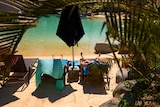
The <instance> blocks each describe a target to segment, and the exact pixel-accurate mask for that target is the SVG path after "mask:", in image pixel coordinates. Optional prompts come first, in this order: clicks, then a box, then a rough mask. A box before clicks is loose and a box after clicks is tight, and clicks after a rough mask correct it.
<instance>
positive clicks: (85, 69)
mask: <svg viewBox="0 0 160 107" xmlns="http://www.w3.org/2000/svg"><path fill="white" fill-rule="evenodd" d="M92 64H96V65H100V66H108V65H107V64H101V63H99V62H98V61H96V62H91V63H89V64H87V66H86V67H83V71H84V72H83V74H84V75H87V74H88V73H89V66H90V65H92Z"/></svg>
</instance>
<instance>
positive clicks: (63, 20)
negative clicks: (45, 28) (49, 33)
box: [56, 5, 84, 68]
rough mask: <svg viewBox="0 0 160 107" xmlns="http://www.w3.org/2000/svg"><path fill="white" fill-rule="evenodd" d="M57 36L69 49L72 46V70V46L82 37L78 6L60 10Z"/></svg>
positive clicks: (82, 31)
mask: <svg viewBox="0 0 160 107" xmlns="http://www.w3.org/2000/svg"><path fill="white" fill-rule="evenodd" d="M56 34H57V36H59V37H60V38H61V39H62V40H63V41H64V42H65V43H66V44H67V45H68V46H69V47H70V46H72V56H73V68H74V48H73V47H74V45H76V44H77V43H78V41H79V40H80V39H81V38H82V37H83V35H84V30H83V26H82V23H81V19H80V15H79V11H78V6H77V5H70V6H67V7H65V8H64V9H63V10H62V14H61V17H60V21H59V25H58V29H57V33H56Z"/></svg>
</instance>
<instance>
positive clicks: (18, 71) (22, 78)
mask: <svg viewBox="0 0 160 107" xmlns="http://www.w3.org/2000/svg"><path fill="white" fill-rule="evenodd" d="M30 71H31V66H29V67H28V68H27V67H26V64H25V62H24V59H23V56H22V55H13V57H12V65H11V70H10V75H9V81H14V82H24V83H26V85H28V84H29V80H30Z"/></svg>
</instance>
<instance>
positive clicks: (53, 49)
mask: <svg viewBox="0 0 160 107" xmlns="http://www.w3.org/2000/svg"><path fill="white" fill-rule="evenodd" d="M59 19H60V16H59V15H47V16H45V17H41V18H40V19H39V20H38V23H37V25H36V27H33V28H30V29H28V30H27V31H26V32H25V34H24V36H23V38H22V40H21V42H20V44H19V45H18V50H19V53H21V54H23V55H24V56H25V57H31V56H38V57H43V56H52V55H55V56H58V55H61V54H62V55H64V56H68V55H72V48H71V47H68V46H67V45H66V44H65V42H63V41H62V40H61V39H60V38H59V37H58V36H57V35H56V31H57V27H58V23H59ZM81 21H82V25H83V28H84V31H85V35H84V36H83V37H82V38H81V40H80V41H79V43H78V47H77V46H75V47H74V54H75V56H76V55H79V54H80V52H84V53H85V54H88V55H89V54H94V46H95V44H96V43H97V42H105V38H106V37H105V31H106V28H105V29H104V31H103V32H102V34H101V35H100V31H101V28H102V24H103V23H104V21H105V18H82V19H81Z"/></svg>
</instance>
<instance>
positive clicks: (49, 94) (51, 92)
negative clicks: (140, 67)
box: [32, 75, 76, 103]
mask: <svg viewBox="0 0 160 107" xmlns="http://www.w3.org/2000/svg"><path fill="white" fill-rule="evenodd" d="M55 84H56V80H55V79H54V78H52V77H50V76H48V75H44V76H43V77H42V80H41V84H40V85H39V86H38V87H37V89H36V90H35V91H34V92H33V93H32V95H33V96H35V97H37V98H48V99H49V101H50V102H52V103H53V102H55V101H56V100H58V99H60V98H63V97H65V96H67V95H69V94H71V93H72V92H74V91H76V90H74V89H73V88H72V87H71V85H66V86H65V87H64V89H63V90H62V91H57V90H56V87H55Z"/></svg>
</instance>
